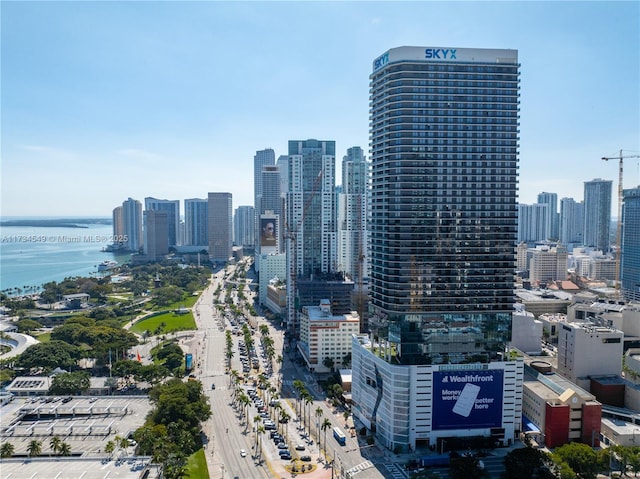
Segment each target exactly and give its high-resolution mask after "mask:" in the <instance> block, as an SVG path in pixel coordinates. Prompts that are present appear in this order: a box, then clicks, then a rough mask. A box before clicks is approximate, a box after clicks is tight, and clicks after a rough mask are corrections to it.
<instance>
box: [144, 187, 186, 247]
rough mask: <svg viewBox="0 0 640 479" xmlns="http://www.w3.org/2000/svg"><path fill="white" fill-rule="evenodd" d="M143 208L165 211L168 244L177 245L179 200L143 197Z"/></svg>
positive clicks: (178, 239)
mask: <svg viewBox="0 0 640 479" xmlns="http://www.w3.org/2000/svg"><path fill="white" fill-rule="evenodd" d="M144 209H145V210H153V211H164V212H166V213H167V228H168V235H169V237H168V241H169V246H178V245H180V244H181V242H180V234H179V231H180V200H159V199H157V198H152V197H150V196H149V197H147V198H145V199H144Z"/></svg>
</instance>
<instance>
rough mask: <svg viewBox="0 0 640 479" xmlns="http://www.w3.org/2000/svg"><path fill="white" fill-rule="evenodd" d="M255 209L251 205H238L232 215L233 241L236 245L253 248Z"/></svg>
mask: <svg viewBox="0 0 640 479" xmlns="http://www.w3.org/2000/svg"><path fill="white" fill-rule="evenodd" d="M255 219H256V211H255V209H254V207H253V206H238V207H237V208H236V214H235V215H234V217H233V242H234V244H235V245H236V246H244V247H245V248H253V246H254V245H255V238H256V228H255Z"/></svg>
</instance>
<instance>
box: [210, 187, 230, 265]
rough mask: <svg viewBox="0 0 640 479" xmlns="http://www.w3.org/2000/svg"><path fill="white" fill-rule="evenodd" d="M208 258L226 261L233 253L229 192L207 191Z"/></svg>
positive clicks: (220, 261)
mask: <svg viewBox="0 0 640 479" xmlns="http://www.w3.org/2000/svg"><path fill="white" fill-rule="evenodd" d="M208 201H209V204H208V206H207V211H208V214H209V218H208V225H209V258H210V259H211V261H214V262H218V263H226V262H227V261H229V258H231V256H232V255H233V211H232V196H231V193H209V196H208Z"/></svg>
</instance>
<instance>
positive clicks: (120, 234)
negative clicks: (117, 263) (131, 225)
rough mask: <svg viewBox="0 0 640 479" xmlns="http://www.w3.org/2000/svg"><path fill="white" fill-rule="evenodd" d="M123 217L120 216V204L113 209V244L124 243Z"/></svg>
mask: <svg viewBox="0 0 640 479" xmlns="http://www.w3.org/2000/svg"><path fill="white" fill-rule="evenodd" d="M124 237H125V236H124V219H123V218H122V206H116V207H115V208H114V209H113V239H114V244H124V240H122V241H121V240H120V238H124Z"/></svg>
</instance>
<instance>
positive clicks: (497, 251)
mask: <svg viewBox="0 0 640 479" xmlns="http://www.w3.org/2000/svg"><path fill="white" fill-rule="evenodd" d="M519 74H520V73H519V64H518V56H517V51H516V50H485V49H441V48H423V47H400V48H394V49H391V50H389V51H388V52H386V53H385V54H384V55H382V56H381V57H379V58H378V59H376V60H375V61H374V65H373V73H372V74H371V75H370V135H371V138H370V140H371V164H372V201H371V300H372V304H373V306H374V317H373V318H371V321H375V323H374V324H377V330H378V331H377V332H378V334H379V335H380V337H386V339H388V341H389V342H390V343H392V344H396V345H397V355H395V356H394V359H393V360H394V361H396V362H398V363H400V364H442V363H463V362H470V361H480V362H489V361H491V360H494V359H495V360H498V359H500V358H502V353H503V352H504V351H505V349H506V345H507V341H508V340H509V338H510V324H511V313H512V311H513V303H514V293H513V288H514V274H515V250H514V247H515V242H516V238H517V202H516V195H517V176H518V134H519V127H518V124H519V123H518V117H519V113H518V111H519V107H518V105H519ZM462 333H464V334H462Z"/></svg>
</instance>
